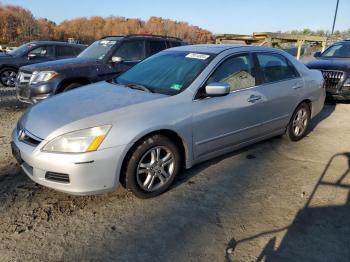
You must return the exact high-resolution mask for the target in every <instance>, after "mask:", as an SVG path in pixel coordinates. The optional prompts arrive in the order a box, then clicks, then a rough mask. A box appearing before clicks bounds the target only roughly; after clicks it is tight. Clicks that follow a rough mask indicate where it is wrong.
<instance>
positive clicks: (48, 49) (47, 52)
mask: <svg viewBox="0 0 350 262" xmlns="http://www.w3.org/2000/svg"><path fill="white" fill-rule="evenodd" d="M28 55H35V56H36V57H53V56H55V50H54V47H53V46H40V47H37V48H35V49H33V50H32V51H30V52H29V53H28Z"/></svg>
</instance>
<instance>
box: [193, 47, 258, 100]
mask: <svg viewBox="0 0 350 262" xmlns="http://www.w3.org/2000/svg"><path fill="white" fill-rule="evenodd" d="M242 55H248V57H249V60H250V61H251V63H252V65H253V66H254V67H253V68H254V71H255V79H256V82H255V86H250V87H244V88H240V89H237V90H232V91H230V93H229V95H230V94H232V93H237V92H241V91H243V90H248V89H252V88H256V87H257V86H260V85H261V84H262V83H261V79H260V75H258V71H259V70H257V69H258V68H257V61H255V59H254V56H253V52H251V51H241V52H237V53H231V54H229V55H227V56H225V57H223V58H222V59H221V60H220V61H219V62H218V63H217V64H216V65H215V67H214V68H213V69H212V70H211V71H210V73H209V74H208V75H207V77H206V78H205V80H204V81H203V82H202V83H201V85H200V87H199V88H198V89H197V91H196V93H195V94H194V96H193V99H192V100H193V101H198V100H203V98H201V97H200V91H201V90H202V89H203V88H205V84H206V83H207V81H208V79H209V78H210V77H211V76H212V75H213V74H214V73H215V71H216V69H217V68H218V67H219V66H221V65H222V64H223V63H224V62H225V61H226V60H228V59H230V58H233V57H236V56H242ZM206 98H211V97H205V98H204V99H206Z"/></svg>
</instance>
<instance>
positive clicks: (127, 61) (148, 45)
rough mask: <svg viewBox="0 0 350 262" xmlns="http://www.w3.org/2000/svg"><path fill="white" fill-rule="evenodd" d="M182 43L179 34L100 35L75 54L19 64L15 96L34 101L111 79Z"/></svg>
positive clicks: (29, 101) (22, 99)
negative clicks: (47, 60) (28, 64)
mask: <svg viewBox="0 0 350 262" xmlns="http://www.w3.org/2000/svg"><path fill="white" fill-rule="evenodd" d="M185 44H186V43H185V42H183V41H182V40H181V39H179V38H174V37H166V36H154V35H129V36H108V37H104V38H102V39H100V40H98V41H96V42H94V43H93V44H91V45H90V46H89V47H88V48H87V49H85V50H84V51H83V52H82V53H81V54H79V56H78V57H76V58H72V59H65V60H60V61H53V62H47V63H41V64H36V65H30V66H25V67H22V68H21V69H20V74H19V77H18V81H17V84H16V85H17V96H18V98H19V100H21V101H23V102H28V103H35V102H38V101H40V100H42V99H45V98H47V97H48V96H51V95H54V94H57V93H60V92H64V91H68V90H71V89H73V88H76V87H79V86H82V85H86V84H89V83H93V82H97V81H101V80H108V79H112V78H113V77H115V76H117V75H119V74H120V73H121V72H124V71H126V70H128V69H129V68H131V67H132V66H134V65H136V64H137V63H138V62H140V61H141V60H143V59H144V58H146V57H149V56H151V55H153V54H155V53H157V52H159V51H161V50H164V49H166V48H170V47H175V46H181V45H185ZM34 72H35V73H34Z"/></svg>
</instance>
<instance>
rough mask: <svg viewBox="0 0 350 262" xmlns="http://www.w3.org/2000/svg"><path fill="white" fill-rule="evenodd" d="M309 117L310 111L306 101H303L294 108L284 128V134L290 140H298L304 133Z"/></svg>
mask: <svg viewBox="0 0 350 262" xmlns="http://www.w3.org/2000/svg"><path fill="white" fill-rule="evenodd" d="M310 118H311V112H310V107H309V105H308V104H307V103H305V102H304V103H302V104H300V105H299V106H298V107H297V109H295V111H294V113H293V116H292V118H291V120H290V122H289V124H288V127H287V130H286V135H287V137H288V139H289V140H290V141H293V142H295V141H299V140H300V139H302V138H303V137H304V136H305V135H306V133H307V129H308V127H309V124H310Z"/></svg>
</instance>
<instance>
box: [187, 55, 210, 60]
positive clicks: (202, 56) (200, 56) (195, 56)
mask: <svg viewBox="0 0 350 262" xmlns="http://www.w3.org/2000/svg"><path fill="white" fill-rule="evenodd" d="M186 57H187V58H194V59H200V60H205V59H207V58H208V57H209V55H205V54H197V53H189V54H188V55H187V56H186Z"/></svg>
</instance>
